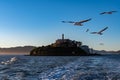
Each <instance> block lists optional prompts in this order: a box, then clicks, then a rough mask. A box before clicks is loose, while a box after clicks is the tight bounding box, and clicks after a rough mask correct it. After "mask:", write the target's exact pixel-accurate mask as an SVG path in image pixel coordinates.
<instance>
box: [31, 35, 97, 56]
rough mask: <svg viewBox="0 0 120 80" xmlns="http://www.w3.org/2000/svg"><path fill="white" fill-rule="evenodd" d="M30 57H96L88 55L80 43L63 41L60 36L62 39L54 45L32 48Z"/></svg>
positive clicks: (87, 51)
mask: <svg viewBox="0 0 120 80" xmlns="http://www.w3.org/2000/svg"><path fill="white" fill-rule="evenodd" d="M30 55H31V56H88V55H98V54H93V53H90V49H89V47H88V46H87V45H82V42H80V41H75V40H70V39H65V38H64V34H62V39H57V40H56V42H55V43H52V44H50V45H47V46H41V47H37V48H34V49H33V50H31V52H30Z"/></svg>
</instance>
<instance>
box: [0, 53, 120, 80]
mask: <svg viewBox="0 0 120 80" xmlns="http://www.w3.org/2000/svg"><path fill="white" fill-rule="evenodd" d="M0 80H120V55H118V54H117V55H105V56H65V57H62V56H59V57H57V56H20V55H19V56H15V55H11V56H8V55H6V56H3V55H1V56H0Z"/></svg>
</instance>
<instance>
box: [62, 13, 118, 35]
mask: <svg viewBox="0 0 120 80" xmlns="http://www.w3.org/2000/svg"><path fill="white" fill-rule="evenodd" d="M115 12H117V11H108V12H102V13H100V15H104V14H113V13H115ZM90 20H92V19H91V18H89V19H86V20H81V21H78V22H74V21H62V23H72V24H74V25H76V26H83V23H84V22H88V21H90ZM106 29H108V27H105V28H103V29H101V30H100V31H98V32H91V34H99V35H102V34H103V33H102V32H103V31H105V30H106ZM88 31H89V29H87V30H86V32H88Z"/></svg>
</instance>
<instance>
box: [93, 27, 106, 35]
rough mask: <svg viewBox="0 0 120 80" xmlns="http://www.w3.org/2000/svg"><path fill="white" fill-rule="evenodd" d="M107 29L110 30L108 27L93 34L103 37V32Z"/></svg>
mask: <svg viewBox="0 0 120 80" xmlns="http://www.w3.org/2000/svg"><path fill="white" fill-rule="evenodd" d="M106 29H108V27H105V28H104V29H102V30H100V31H98V32H91V34H99V35H102V34H103V33H102V32H103V31H105V30H106Z"/></svg>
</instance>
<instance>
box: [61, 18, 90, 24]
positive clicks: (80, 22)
mask: <svg viewBox="0 0 120 80" xmlns="http://www.w3.org/2000/svg"><path fill="white" fill-rule="evenodd" d="M90 20H91V18H89V19H86V20H82V21H79V22H74V21H62V22H63V23H73V24H74V25H77V26H83V24H82V23H84V22H88V21H90Z"/></svg>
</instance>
